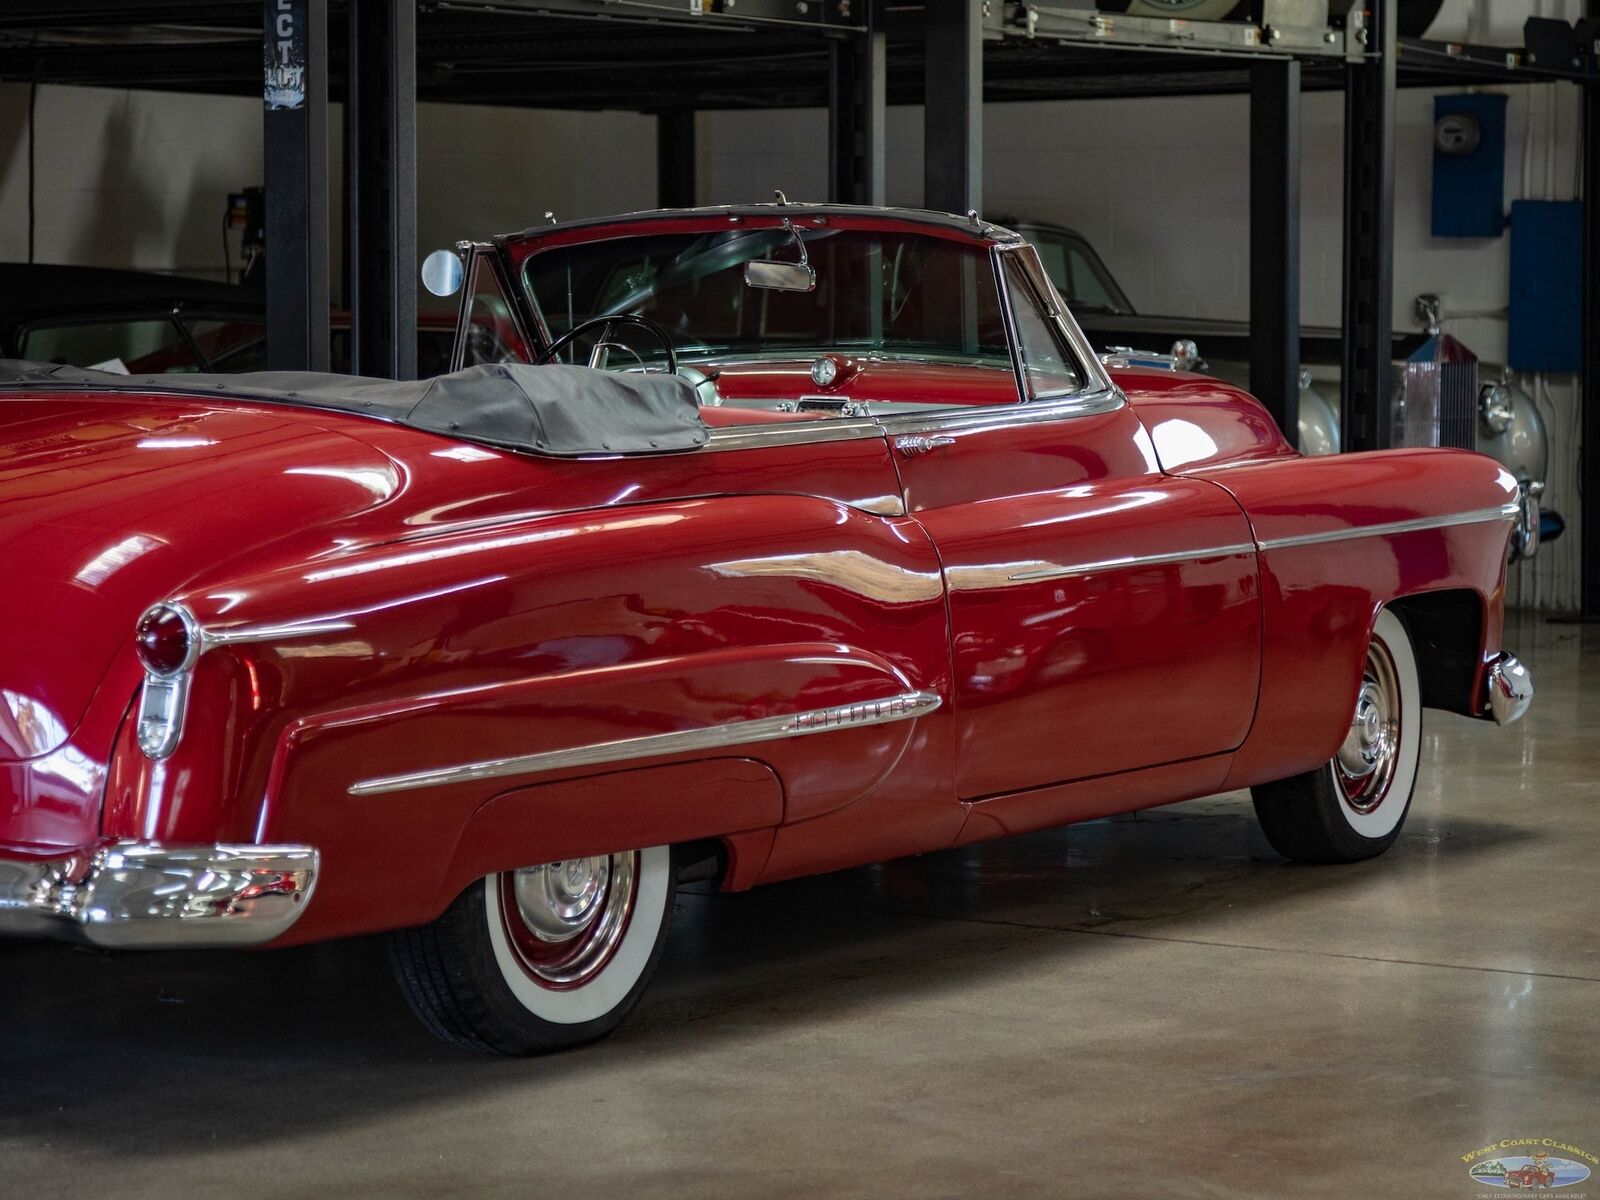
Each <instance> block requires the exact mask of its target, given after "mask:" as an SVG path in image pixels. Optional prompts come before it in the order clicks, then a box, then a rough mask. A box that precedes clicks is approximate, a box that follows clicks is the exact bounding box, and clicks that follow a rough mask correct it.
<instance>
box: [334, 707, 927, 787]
mask: <svg viewBox="0 0 1600 1200" xmlns="http://www.w3.org/2000/svg"><path fill="white" fill-rule="evenodd" d="M939 704H940V700H939V697H938V696H937V695H936V694H935V693H933V692H922V691H912V692H901V693H900V694H898V695H895V696H885V697H883V698H881V699H878V700H862V701H859V702H857V703H855V704H840V705H836V706H834V707H833V708H814V709H810V710H808V711H806V712H800V713H789V714H786V715H783V716H776V717H757V718H755V719H754V720H751V721H730V722H729V723H728V724H726V725H711V726H708V727H706V728H704V729H685V730H681V731H679V732H676V733H652V734H646V735H645V736H644V737H635V738H622V739H619V740H618V741H614V742H598V743H595V744H592V745H588V746H574V747H572V748H571V749H569V750H547V751H545V752H543V753H540V754H522V755H518V756H516V757H514V758H495V759H489V760H487V761H484V762H474V763H462V764H460V765H458V766H452V767H436V768H434V769H432V770H428V771H412V772H408V773H407V774H404V775H386V776H382V777H380V778H377V779H363V780H361V781H359V782H357V783H353V784H351V785H350V794H351V795H352V796H377V795H382V794H384V793H387V792H408V791H413V790H415V789H417V788H426V787H443V786H445V785H448V784H454V783H470V782H472V781H473V780H477V779H500V778H504V777H506V776H508V775H537V774H540V773H543V772H546V771H562V770H567V769H568V768H571V767H592V766H606V765H609V764H611V763H618V762H627V761H629V760H630V759H636V758H656V757H659V756H661V755H664V754H684V753H689V752H691V751H695V750H714V749H720V748H721V747H723V746H744V745H748V744H750V743H752V742H771V741H777V740H778V739H780V738H789V737H804V736H806V735H807V734H813V733H828V732H830V731H832V730H835V729H855V728H859V727H862V726H867V725H886V724H889V723H890V722H893V721H909V720H912V719H913V718H916V717H920V716H924V715H926V714H927V713H931V712H932V711H933V710H934V709H936V708H938V707H939Z"/></svg>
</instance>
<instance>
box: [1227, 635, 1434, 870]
mask: <svg viewBox="0 0 1600 1200" xmlns="http://www.w3.org/2000/svg"><path fill="white" fill-rule="evenodd" d="M1421 750H1422V688H1421V685H1420V683H1419V681H1418V679H1417V659H1416V655H1415V653H1414V652H1413V651H1412V648H1411V638H1410V637H1409V635H1407V633H1406V627H1405V625H1404V624H1403V623H1402V622H1401V620H1400V618H1399V617H1398V616H1396V615H1395V614H1394V613H1392V612H1389V611H1388V610H1385V611H1383V612H1381V613H1379V614H1378V620H1377V622H1376V623H1375V624H1374V625H1373V629H1372V640H1371V642H1370V643H1369V644H1368V646H1367V658H1366V662H1365V664H1364V665H1363V667H1362V671H1361V683H1360V686H1359V687H1358V688H1357V690H1356V696H1355V708H1354V712H1353V713H1352V715H1351V718H1350V729H1349V732H1348V733H1347V734H1346V735H1345V739H1344V742H1343V743H1342V744H1341V745H1340V747H1339V751H1338V753H1337V754H1335V755H1334V756H1333V758H1332V759H1331V760H1330V761H1329V762H1327V763H1326V764H1324V765H1323V766H1321V767H1319V768H1317V769H1316V770H1315V771H1308V772H1306V773H1305V774H1304V775H1296V776H1294V777H1293V778H1291V779H1281V780H1279V781H1277V782H1276V783H1268V784H1263V785H1261V786H1260V787H1257V788H1254V789H1252V792H1251V798H1252V799H1253V800H1254V802H1255V809H1256V817H1257V818H1258V819H1259V820H1260V822H1261V829H1262V832H1263V833H1265V834H1266V835H1267V841H1269V842H1271V843H1272V848H1273V849H1274V850H1276V851H1277V852H1278V853H1279V854H1281V855H1283V856H1284V857H1285V858H1292V859H1296V860H1298V861H1300V862H1317V863H1343V862H1355V861H1357V860H1358V859H1363V858H1371V857H1373V856H1374V855H1377V854H1382V853H1383V852H1384V851H1385V850H1387V849H1388V848H1389V846H1390V845H1391V844H1392V843H1393V842H1394V840H1395V838H1397V837H1399V836H1400V827H1401V825H1402V824H1404V822H1405V819H1406V813H1407V812H1408V811H1409V810H1410V807H1411V793H1412V789H1413V788H1414V787H1415V785H1416V781H1417V760H1418V756H1419V755H1420V753H1421Z"/></svg>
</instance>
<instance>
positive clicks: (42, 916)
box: [0, 842, 319, 950]
mask: <svg viewBox="0 0 1600 1200" xmlns="http://www.w3.org/2000/svg"><path fill="white" fill-rule="evenodd" d="M318 865H319V856H318V854H317V851H316V850H314V849H313V848H312V847H310V846H248V845H238V846H162V845H155V844H152V843H149V842H116V843H113V844H112V845H110V846H105V847H103V848H102V849H100V850H97V851H95V852H93V853H92V854H79V855H72V856H69V857H64V858H55V859H36V860H29V859H15V858H12V859H5V858H0V936H11V937H45V938H58V939H65V940H68V941H77V942H87V943H89V944H90V945H94V946H101V947H104V948H106V949H116V950H122V949H165V948H178V947H189V946H252V945H256V944H258V943H261V942H268V941H271V940H272V939H273V938H275V937H277V936H279V935H280V934H282V933H283V932H284V931H285V930H287V929H288V928H289V927H290V926H291V925H293V924H294V923H295V921H297V920H298V919H299V917H300V914H301V913H302V912H304V911H305V906H306V902H307V901H308V900H310V898H311V892H312V889H313V888H314V887H315V886H316V882H317V868H318Z"/></svg>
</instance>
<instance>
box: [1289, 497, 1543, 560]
mask: <svg viewBox="0 0 1600 1200" xmlns="http://www.w3.org/2000/svg"><path fill="white" fill-rule="evenodd" d="M1516 515H1517V505H1516V504H1515V503H1512V504H1502V505H1500V507H1499V508H1479V509H1474V510H1473V511H1471V512H1461V513H1450V514H1448V515H1446V516H1442V517H1413V518H1411V519H1410V520H1406V521H1386V522H1384V523H1383V524H1381V525H1360V526H1357V527H1356V528H1354V529H1329V530H1324V531H1323V532H1321V533H1296V534H1291V535H1290V536H1288V537H1277V538H1265V539H1262V540H1260V541H1259V543H1258V544H1259V545H1260V547H1261V549H1263V550H1283V549H1286V548H1288V547H1290V546H1321V545H1324V544H1325V543H1328V542H1343V541H1347V540H1349V539H1351V538H1366V537H1388V536H1389V535H1390V534H1393V533H1416V532H1418V531H1420V530H1424V529H1445V528H1448V527H1449V526H1452V525H1481V524H1483V523H1485V522H1487V521H1510V520H1513V519H1515V517H1516Z"/></svg>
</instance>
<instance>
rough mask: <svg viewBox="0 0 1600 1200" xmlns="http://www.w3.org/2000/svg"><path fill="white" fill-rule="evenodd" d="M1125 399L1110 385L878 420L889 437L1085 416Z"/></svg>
mask: <svg viewBox="0 0 1600 1200" xmlns="http://www.w3.org/2000/svg"><path fill="white" fill-rule="evenodd" d="M1127 402H1128V401H1127V398H1126V397H1125V396H1123V394H1122V393H1121V392H1120V391H1118V390H1117V389H1116V388H1114V387H1112V388H1106V389H1104V390H1101V391H1093V392H1078V393H1076V394H1075V395H1071V396H1064V397H1062V398H1061V399H1059V400H1035V401H1032V402H1031V403H1028V404H1007V405H1004V406H997V407H984V406H978V407H964V408H956V409H952V410H951V411H950V412H948V413H938V414H935V415H933V416H930V415H929V414H927V413H925V412H921V413H907V414H905V415H904V416H890V415H888V414H885V415H883V416H880V417H879V418H878V422H879V424H881V425H882V426H883V428H884V429H885V430H886V431H887V432H888V433H889V435H890V436H891V437H899V436H901V435H903V434H916V433H941V432H947V431H950V430H986V429H1006V428H1009V427H1011V426H1013V425H1031V424H1034V423H1035V422H1039V421H1057V420H1063V419H1065V418H1068V417H1087V416H1093V415H1095V414H1097V413H1107V412H1114V411H1115V410H1117V409H1119V408H1121V407H1122V406H1123V405H1125V404H1126V403H1127Z"/></svg>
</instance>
